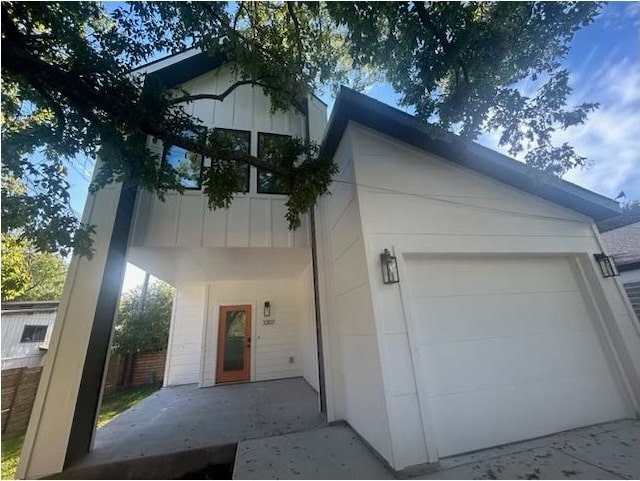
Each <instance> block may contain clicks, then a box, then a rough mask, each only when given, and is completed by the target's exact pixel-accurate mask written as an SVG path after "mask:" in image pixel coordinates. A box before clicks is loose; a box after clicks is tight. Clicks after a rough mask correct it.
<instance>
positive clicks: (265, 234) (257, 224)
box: [249, 197, 272, 247]
mask: <svg viewBox="0 0 640 481" xmlns="http://www.w3.org/2000/svg"><path fill="white" fill-rule="evenodd" d="M250 215H251V221H250V222H251V229H250V236H251V237H250V239H249V246H250V247H271V228H272V225H271V216H272V214H271V200H269V199H265V198H256V197H254V198H252V199H251V212H250Z"/></svg>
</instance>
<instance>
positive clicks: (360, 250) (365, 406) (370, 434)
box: [318, 137, 392, 460]
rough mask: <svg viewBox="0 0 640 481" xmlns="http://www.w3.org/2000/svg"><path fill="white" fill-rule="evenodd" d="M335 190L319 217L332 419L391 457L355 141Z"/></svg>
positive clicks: (341, 158)
mask: <svg viewBox="0 0 640 481" xmlns="http://www.w3.org/2000/svg"><path fill="white" fill-rule="evenodd" d="M334 161H335V162H336V163H337V164H338V166H339V167H340V173H339V175H338V177H337V180H338V181H339V182H336V183H334V184H333V188H332V189H331V193H332V195H330V196H326V197H325V198H323V199H322V200H321V203H320V209H319V213H320V215H319V216H318V217H319V218H318V228H319V230H320V236H319V237H320V239H319V241H320V244H321V246H320V248H321V249H322V253H321V258H322V259H324V261H323V265H322V266H321V268H323V269H324V273H323V277H324V278H325V279H326V282H325V283H324V287H325V293H324V297H325V302H324V312H323V315H322V323H323V339H324V342H323V344H324V356H325V373H326V380H327V381H326V382H327V383H331V385H330V386H328V387H327V393H328V399H327V403H328V404H329V406H328V411H329V420H330V421H333V420H341V419H344V420H346V421H347V422H348V423H349V424H350V425H351V426H352V427H353V428H354V429H355V430H356V431H357V432H358V433H360V435H361V436H363V437H364V438H365V439H366V440H367V442H369V443H370V444H371V445H372V446H373V447H374V448H375V449H376V450H377V451H378V452H379V453H380V454H381V455H382V456H384V457H385V458H386V459H387V460H391V459H392V452H391V439H390V433H389V425H388V420H387V409H386V406H385V402H384V388H383V384H382V376H381V374H380V373H381V359H380V351H379V345H378V338H377V335H376V327H375V324H374V316H373V311H372V301H371V288H370V285H369V274H368V272H367V265H366V255H365V249H364V239H363V236H362V225H361V219H360V210H359V202H358V199H357V196H356V189H355V187H354V185H352V184H353V183H354V182H355V180H356V176H355V175H354V168H353V151H352V145H351V144H350V143H349V141H348V137H347V139H346V140H344V139H343V142H342V143H341V144H340V147H339V148H338V151H337V152H336V155H335V157H334Z"/></svg>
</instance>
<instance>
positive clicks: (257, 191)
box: [256, 132, 293, 195]
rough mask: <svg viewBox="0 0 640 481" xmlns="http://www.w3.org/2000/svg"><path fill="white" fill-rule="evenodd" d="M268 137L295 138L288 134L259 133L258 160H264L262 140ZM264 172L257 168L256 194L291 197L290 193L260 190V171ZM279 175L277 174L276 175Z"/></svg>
mask: <svg viewBox="0 0 640 481" xmlns="http://www.w3.org/2000/svg"><path fill="white" fill-rule="evenodd" d="M266 136H270V137H285V138H287V139H292V138H293V136H292V135H287V134H276V133H272V132H258V139H257V150H258V158H259V159H260V160H263V159H262V152H261V150H262V149H261V148H260V147H261V142H260V140H261V139H262V138H263V137H266ZM261 170H264V169H260V168H259V167H256V193H258V194H262V195H289V192H265V191H262V190H260V171H261ZM274 175H277V174H274Z"/></svg>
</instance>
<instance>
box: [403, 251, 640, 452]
mask: <svg viewBox="0 0 640 481" xmlns="http://www.w3.org/2000/svg"><path fill="white" fill-rule="evenodd" d="M391 247H392V249H393V250H394V252H395V255H396V257H397V262H398V269H399V272H400V282H399V286H400V292H401V303H402V306H403V310H404V315H405V322H406V327H407V334H408V339H409V346H410V350H411V357H412V364H413V369H414V379H415V381H416V392H417V395H418V400H419V403H420V408H421V413H420V414H421V416H422V422H423V429H424V435H425V441H426V446H427V456H428V459H427V462H429V463H433V462H436V461H438V459H439V458H438V445H437V440H436V439H435V437H434V436H433V435H432V433H433V432H434V430H433V422H432V420H431V419H432V417H431V413H432V410H431V409H430V407H429V403H428V393H427V391H426V387H425V385H424V382H423V380H422V376H419V375H417V373H416V369H415V367H416V366H420V365H421V364H420V357H419V350H418V346H417V344H416V340H417V337H415V332H416V329H415V322H414V320H413V319H412V316H411V303H410V296H409V289H410V288H409V285H408V282H409V278H408V276H407V274H408V271H407V267H406V261H405V260H406V259H405V258H406V256H408V255H420V256H423V255H427V256H432V257H440V256H442V255H444V256H448V257H449V256H450V257H455V256H457V255H461V256H463V255H468V254H469V253H466V252H460V253H453V252H451V253H434V252H424V251H417V250H416V251H410V252H407V251H403V250H401V249H399V248H397V247H395V246H391ZM504 254H505V255H506V256H508V257H514V258H517V257H520V256H533V257H550V256H551V257H561V258H563V259H567V260H569V263H570V265H571V267H572V268H573V270H574V272H576V273H578V274H579V276H576V277H577V279H576V280H577V281H578V285H579V287H580V291H581V292H582V294H583V297H584V298H585V302H586V304H587V306H588V308H589V311H590V313H591V317H592V318H593V322H595V323H597V324H598V325H597V326H594V327H596V334H597V335H598V338H599V339H600V343H601V345H602V348H603V351H604V354H605V358H606V360H607V364H608V366H609V368H610V369H611V372H612V374H613V377H614V380H615V381H616V384H617V385H618V388H619V391H620V394H621V396H622V397H623V398H624V399H625V401H627V403H628V406H629V407H630V408H631V409H630V411H633V412H635V414H636V415H637V414H638V402H637V400H636V399H635V397H634V395H633V390H632V388H631V385H630V384H629V383H630V380H629V379H628V376H627V373H626V371H625V369H624V366H623V364H622V361H621V360H620V359H619V357H618V349H616V347H617V346H616V343H615V342H614V341H613V340H612V339H611V337H610V329H611V328H612V327H613V328H616V324H615V319H614V318H611V319H609V321H610V322H607V318H609V317H611V316H607V315H605V314H604V313H603V312H602V311H601V309H600V306H599V305H598V302H597V299H596V298H595V295H594V293H593V290H592V289H593V286H592V285H591V283H590V281H589V279H588V276H586V275H585V271H584V267H585V266H584V265H583V263H582V262H581V261H580V256H581V254H580V253H566V254H562V253H552V252H549V253H545V252H532V253H522V252H505V253H504ZM473 255H477V256H483V255H492V254H491V253H473ZM584 255H587V256H590V254H582V256H584ZM588 268H589V269H590V270H592V271H593V274H595V275H596V276H597V272H596V271H595V266H594V265H593V263H588ZM403 273H404V276H403ZM403 278H404V280H403ZM604 297H605V298H606V295H605V296H604ZM607 303H608V301H607ZM607 307H609V310H610V306H607ZM607 324H609V325H610V326H608V325H607ZM603 334H604V337H605V339H602V335H603Z"/></svg>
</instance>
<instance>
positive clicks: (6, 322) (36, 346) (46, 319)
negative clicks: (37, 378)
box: [1, 301, 59, 370]
mask: <svg viewBox="0 0 640 481" xmlns="http://www.w3.org/2000/svg"><path fill="white" fill-rule="evenodd" d="M58 304H59V303H58V302H57V301H35V302H22V301H20V302H3V303H2V322H1V325H2V369H3V370H4V369H13V368H17V367H35V366H42V364H43V362H44V356H45V354H46V353H47V349H48V348H49V340H50V339H51V331H52V330H53V323H54V321H55V320H56V313H57V311H58Z"/></svg>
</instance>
